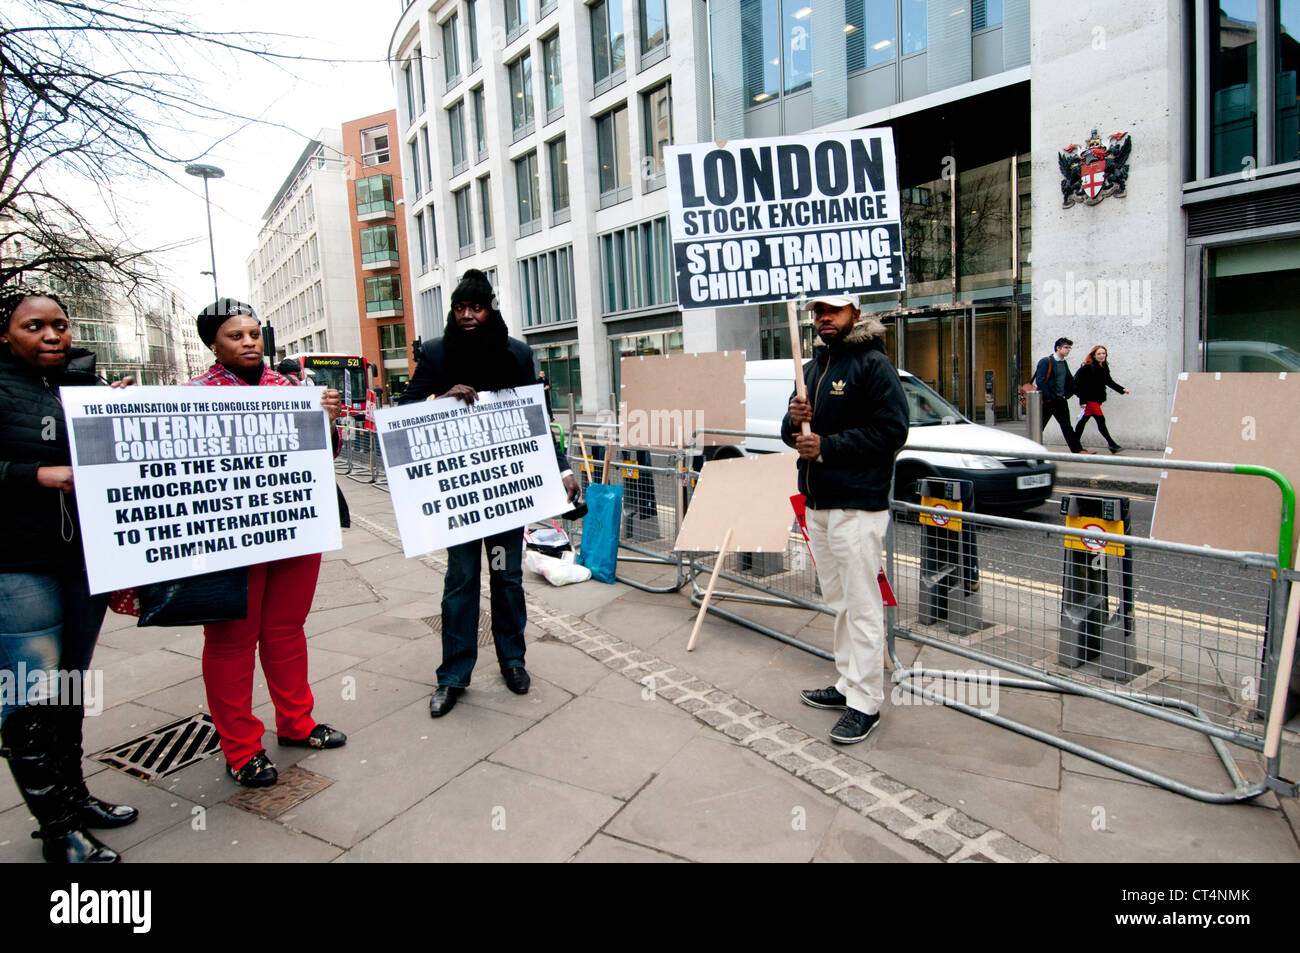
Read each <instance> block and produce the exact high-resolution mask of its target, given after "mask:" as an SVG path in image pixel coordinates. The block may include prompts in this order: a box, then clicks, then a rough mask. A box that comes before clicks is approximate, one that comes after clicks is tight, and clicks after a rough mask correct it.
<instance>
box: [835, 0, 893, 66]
mask: <svg viewBox="0 0 1300 953" xmlns="http://www.w3.org/2000/svg"><path fill="white" fill-rule="evenodd" d="M844 11H845V18H846V19H847V21H848V22H847V23H845V24H844V47H845V60H846V65H847V66H848V71H849V72H850V73H853V72H856V71H857V70H860V69H869V68H870V67H872V66H879V65H880V64H881V63H890V62H893V60H894V59H895V58H896V57H897V56H898V42H897V40H898V21H897V10H896V8H895V6H894V0H856V2H852V0H851V2H849V3H847V4H846V5H845V7H844Z"/></svg>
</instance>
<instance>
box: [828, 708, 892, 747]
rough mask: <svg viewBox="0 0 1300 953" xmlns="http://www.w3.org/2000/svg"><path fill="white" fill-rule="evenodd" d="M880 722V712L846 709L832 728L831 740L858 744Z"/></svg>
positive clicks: (839, 742)
mask: <svg viewBox="0 0 1300 953" xmlns="http://www.w3.org/2000/svg"><path fill="white" fill-rule="evenodd" d="M878 724H880V714H879V713H877V714H874V715H868V714H867V713H866V712H864V711H858V710H857V709H855V708H849V709H846V710H845V712H844V714H843V715H841V716H840V720H839V721H837V722H836V723H835V727H834V728H832V729H831V741H834V742H836V743H837V744H842V745H852V744H857V743H858V742H859V741H862V740H863V739H864V738H866V737H867V735H869V734H871V732H872V731H874V730H875V728H876V725H878Z"/></svg>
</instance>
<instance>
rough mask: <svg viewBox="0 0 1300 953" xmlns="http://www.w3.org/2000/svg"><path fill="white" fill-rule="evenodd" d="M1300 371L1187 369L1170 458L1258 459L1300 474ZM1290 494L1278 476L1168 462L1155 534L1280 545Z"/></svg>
mask: <svg viewBox="0 0 1300 953" xmlns="http://www.w3.org/2000/svg"><path fill="white" fill-rule="evenodd" d="M1298 413H1300V376H1297V375H1292V376H1290V377H1286V376H1283V375H1278V374H1227V373H1222V374H1216V373H1204V374H1184V375H1182V376H1180V377H1179V379H1178V387H1177V390H1175V392H1174V410H1173V415H1172V417H1171V419H1170V423H1169V440H1168V448H1167V449H1166V451H1165V459H1167V460H1204V461H1210V462H1217V463H1253V464H1258V465H1260V466H1266V467H1272V468H1273V469H1275V470H1279V471H1281V472H1282V473H1283V474H1285V475H1286V477H1287V478H1288V479H1289V480H1290V481H1291V482H1292V484H1297V481H1300V417H1297V414H1298ZM1281 511H1282V494H1281V492H1280V491H1279V489H1278V487H1277V484H1275V483H1273V481H1272V480H1268V479H1265V478H1264V477H1256V476H1237V475H1235V474H1226V473H1196V472H1188V471H1180V470H1167V471H1165V472H1164V473H1163V474H1162V475H1161V479H1160V489H1159V492H1158V495H1157V497H1156V511H1155V517H1154V519H1153V521H1152V527H1151V535H1152V536H1153V537H1154V538H1156V539H1164V540H1170V541H1173V542H1179V543H1191V544H1193V545H1196V546H1202V545H1209V546H1213V547H1215V548H1216V549H1233V550H1247V551H1250V552H1259V553H1276V552H1277V542H1278V539H1277V533H1278V525H1279V521H1280V516H1281Z"/></svg>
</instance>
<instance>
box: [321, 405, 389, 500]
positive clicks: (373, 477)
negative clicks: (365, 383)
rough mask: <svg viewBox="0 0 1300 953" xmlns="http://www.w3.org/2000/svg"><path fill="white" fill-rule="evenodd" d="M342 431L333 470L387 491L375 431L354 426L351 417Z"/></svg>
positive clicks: (386, 482) (385, 477)
mask: <svg viewBox="0 0 1300 953" xmlns="http://www.w3.org/2000/svg"><path fill="white" fill-rule="evenodd" d="M342 431H343V445H342V448H341V449H340V451H339V455H338V456H337V457H336V458H335V460H334V470H335V472H337V473H339V474H341V475H342V476H345V477H347V478H348V479H349V480H355V481H356V482H357V483H368V484H371V485H372V486H376V487H378V488H379V489H381V490H383V491H384V492H388V475H387V474H386V473H385V472H384V460H383V455H382V454H381V453H380V450H379V439H378V435H377V434H376V433H375V431H373V430H366V429H365V428H364V427H358V426H356V422H355V421H354V420H353V418H351V417H349V418H348V420H347V422H346V423H345V424H344V425H343V428H342Z"/></svg>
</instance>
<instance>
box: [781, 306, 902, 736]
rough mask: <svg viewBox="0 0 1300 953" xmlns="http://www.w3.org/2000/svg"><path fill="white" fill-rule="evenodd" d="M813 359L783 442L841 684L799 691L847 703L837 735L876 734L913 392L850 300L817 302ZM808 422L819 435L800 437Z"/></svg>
mask: <svg viewBox="0 0 1300 953" xmlns="http://www.w3.org/2000/svg"><path fill="white" fill-rule="evenodd" d="M809 309H810V310H811V311H812V312H813V325H814V330H815V331H816V341H815V344H817V345H821V346H818V347H815V348H814V357H813V359H812V360H811V361H808V362H807V363H806V364H805V365H804V368H803V375H804V383H805V385H806V387H807V392H808V396H807V397H806V398H803V397H799V396H794V397H791V398H790V408H789V413H787V414H786V416H785V420H784V421H782V424H781V439H782V440H784V441H785V442H786V444H788V445H789V446H792V447H794V448H795V449H797V450H798V451H799V462H798V467H799V491H800V492H801V493H803V495H804V497H805V498H806V505H807V520H808V537H809V540H810V542H811V544H812V551H813V559H814V560H815V561H816V563H817V576H818V578H819V579H820V580H821V586H822V592H823V594H824V595H825V597H826V602H827V604H828V605H829V606H830V608H831V609H832V610H833V611H834V612H835V630H834V631H835V667H836V669H837V670H838V671H839V674H840V677H839V681H838V682H836V683H835V684H834V685H832V686H830V687H829V688H819V689H809V690H805V691H803V692H801V696H802V698H803V702H804V704H806V705H811V706H812V707H814V708H830V709H842V710H843V711H844V714H843V716H842V717H841V718H840V720H839V721H838V722H837V723H836V725H835V727H834V728H832V729H831V740H832V741H835V742H838V743H840V744H853V743H854V742H858V741H862V740H863V739H864V738H866V737H867V735H869V734H871V732H872V730H873V729H875V727H876V725H877V724H878V723H879V721H880V706H881V705H882V704H883V703H884V699H885V677H884V666H885V613H884V601H883V599H882V597H881V593H880V586H879V584H878V583H877V581H876V575H877V573H878V572H879V571H880V562H881V549H882V547H883V544H884V537H885V530H886V528H887V527H888V526H889V485H890V479H891V477H892V475H893V471H894V457H895V456H896V455H897V454H898V451H899V450H900V449H902V446H903V444H904V443H905V442H906V440H907V427H908V415H907V398H906V397H905V396H904V395H903V387H902V384H901V383H900V382H899V380H898V372H897V371H896V370H894V365H893V364H891V363H890V362H889V358H888V357H887V356H886V355H885V347H884V343H883V341H884V336H885V328H884V325H882V324H881V323H880V322H879V321H877V320H876V319H875V318H867V319H866V320H861V321H860V320H859V319H860V318H861V314H860V312H859V311H858V308H857V302H856V301H855V300H854V299H853V298H851V297H846V296H839V297H836V296H832V297H824V298H816V299H814V300H813V301H812V302H810V304H809ZM805 421H807V422H808V423H809V424H810V429H811V433H809V434H803V433H801V425H802V424H803V423H804V422H805Z"/></svg>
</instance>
